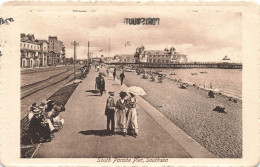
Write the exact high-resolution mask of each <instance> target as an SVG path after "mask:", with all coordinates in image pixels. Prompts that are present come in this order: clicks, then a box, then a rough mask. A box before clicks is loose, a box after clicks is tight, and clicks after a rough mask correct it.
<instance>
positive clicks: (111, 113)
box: [105, 91, 116, 136]
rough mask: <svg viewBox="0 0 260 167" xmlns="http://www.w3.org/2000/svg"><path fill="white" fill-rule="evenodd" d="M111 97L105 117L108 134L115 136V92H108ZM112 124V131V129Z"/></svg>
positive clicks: (108, 99) (108, 100)
mask: <svg viewBox="0 0 260 167" xmlns="http://www.w3.org/2000/svg"><path fill="white" fill-rule="evenodd" d="M108 94H109V97H108V98H107V104H106V109H105V115H106V116H107V132H108V134H109V135H110V136H112V135H115V119H114V117H115V109H116V108H115V102H114V98H113V96H114V92H112V91H109V92H108ZM110 124H111V129H110Z"/></svg>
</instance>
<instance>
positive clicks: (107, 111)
mask: <svg viewBox="0 0 260 167" xmlns="http://www.w3.org/2000/svg"><path fill="white" fill-rule="evenodd" d="M113 107H115V101H114V99H113V97H111V96H109V97H108V98H107V104H106V109H105V115H107V116H108V115H110V114H114V112H115V111H114V109H113Z"/></svg>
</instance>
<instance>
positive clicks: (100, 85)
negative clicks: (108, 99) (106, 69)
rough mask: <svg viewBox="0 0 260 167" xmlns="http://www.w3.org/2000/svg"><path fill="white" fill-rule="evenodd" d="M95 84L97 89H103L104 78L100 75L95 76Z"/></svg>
mask: <svg viewBox="0 0 260 167" xmlns="http://www.w3.org/2000/svg"><path fill="white" fill-rule="evenodd" d="M96 84H97V88H98V89H99V90H105V79H104V78H103V77H102V76H101V77H97V78H96Z"/></svg>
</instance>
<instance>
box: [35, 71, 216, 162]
mask: <svg viewBox="0 0 260 167" xmlns="http://www.w3.org/2000/svg"><path fill="white" fill-rule="evenodd" d="M97 75H98V73H97V72H94V70H93V69H91V71H90V73H89V74H88V77H87V79H85V80H84V81H83V82H82V83H80V84H79V86H78V87H77V89H76V90H75V92H74V93H73V95H72V96H71V97H70V99H69V101H68V102H67V104H66V112H65V113H62V117H63V118H64V119H65V124H64V127H63V129H62V130H61V132H58V133H56V134H55V138H54V139H53V140H52V141H51V142H49V143H43V144H42V145H41V146H40V147H39V148H38V150H37V151H36V153H35V154H34V156H33V157H34V158H98V157H129V158H133V157H144V158H145V157H151V158H152V157H161V158H163V157H164V158H190V157H205V158H206V157H212V155H211V154H210V153H209V152H207V151H206V150H205V149H204V148H203V147H202V146H200V145H199V144H198V143H196V142H195V141H194V140H193V139H191V138H189V137H188V136H187V135H186V134H184V132H183V131H181V130H180V129H178V128H177V127H176V126H175V125H173V124H172V123H171V122H170V121H169V120H168V119H167V118H165V117H164V116H163V115H162V114H161V113H159V111H157V110H156V109H154V108H153V107H151V105H150V104H149V103H147V102H145V101H144V100H143V99H142V98H138V103H139V109H138V113H139V115H138V125H139V135H138V137H137V138H134V137H132V136H126V137H123V136H121V135H115V136H106V135H104V132H105V131H106V130H105V129H106V116H105V115H104V112H105V104H106V99H107V97H108V94H104V95H103V96H102V97H100V96H99V94H95V93H93V92H92V90H94V89H95V83H94V81H95V77H96V76H97ZM105 80H106V90H107V92H108V91H110V90H113V91H115V96H114V98H115V100H117V99H118V98H119V95H118V93H119V92H120V91H121V90H125V89H126V86H125V85H123V86H121V85H120V84H119V81H118V80H116V81H113V80H112V78H111V76H109V77H105Z"/></svg>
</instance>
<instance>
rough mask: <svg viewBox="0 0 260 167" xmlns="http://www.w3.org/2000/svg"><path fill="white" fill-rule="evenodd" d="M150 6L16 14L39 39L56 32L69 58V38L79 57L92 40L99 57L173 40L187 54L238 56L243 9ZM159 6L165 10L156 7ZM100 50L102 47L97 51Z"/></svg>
mask: <svg viewBox="0 0 260 167" xmlns="http://www.w3.org/2000/svg"><path fill="white" fill-rule="evenodd" d="M148 8H149V7H146V9H148ZM150 8H151V10H143V9H144V7H138V8H135V9H133V8H131V7H129V8H122V9H121V8H109V9H108V8H105V7H103V8H102V7H99V8H98V7H97V12H96V13H91V12H82V13H81V12H80V13H75V12H74V13H72V12H68V11H65V10H64V11H61V12H57V11H45V12H34V13H32V12H31V13H30V12H29V13H28V12H27V13H26V12H25V13H24V15H23V16H24V17H23V18H21V19H20V23H21V25H23V26H21V32H24V33H34V34H35V37H36V38H41V39H47V38H48V36H49V35H52V36H58V38H59V39H60V40H61V41H63V42H64V44H65V46H66V53H67V56H68V57H71V56H72V55H73V46H71V44H70V43H71V42H73V41H74V40H75V41H77V42H79V47H78V50H77V55H78V58H85V57H86V53H87V44H88V41H90V46H91V48H90V52H92V53H93V54H94V55H97V56H99V55H100V54H104V55H105V56H108V55H110V56H112V55H115V54H117V53H119V54H120V53H128V54H131V53H134V52H135V49H136V47H139V46H141V45H144V46H145V47H146V48H151V49H158V50H162V49H164V48H165V47H166V46H168V47H170V46H172V45H173V46H174V47H175V48H176V49H177V50H178V51H179V52H182V53H184V54H187V55H189V57H190V58H191V59H201V60H207V61H211V60H212V61H216V60H218V59H219V57H222V56H223V57H224V56H225V55H226V54H227V55H230V56H232V55H233V56H232V57H234V60H241V55H242V53H241V52H242V44H241V43H242V42H241V41H242V34H241V19H242V15H241V13H235V12H208V11H199V12H196V13H194V12H173V11H172V10H171V8H167V7H160V6H158V7H150ZM162 10H163V11H164V12H160V11H162ZM125 17H129V18H132V17H158V18H160V25H155V26H147V25H142V26H133V25H125V24H124V23H123V19H124V18H125ZM109 38H110V52H109ZM126 41H131V46H127V47H125V45H124V44H125V42H126ZM101 49H102V50H103V52H102V53H99V51H100V50H101Z"/></svg>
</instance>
